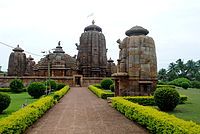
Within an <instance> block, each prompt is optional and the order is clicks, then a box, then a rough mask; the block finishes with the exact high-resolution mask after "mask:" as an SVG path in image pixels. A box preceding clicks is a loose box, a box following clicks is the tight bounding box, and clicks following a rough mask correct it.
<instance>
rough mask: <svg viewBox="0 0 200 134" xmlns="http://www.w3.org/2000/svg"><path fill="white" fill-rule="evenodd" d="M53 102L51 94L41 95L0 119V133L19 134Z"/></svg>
mask: <svg viewBox="0 0 200 134" xmlns="http://www.w3.org/2000/svg"><path fill="white" fill-rule="evenodd" d="M54 103H55V100H54V99H53V97H52V96H47V97H43V98H41V99H39V100H37V101H35V102H33V103H32V104H29V105H28V106H26V107H24V108H22V109H20V110H18V111H16V112H14V113H12V114H11V115H10V116H8V117H5V118H3V119H2V120H1V121H0V133H1V134H21V133H23V132H24V131H25V130H26V128H27V127H29V126H30V125H32V124H33V123H34V122H35V121H36V120H37V119H38V118H39V117H41V116H42V115H43V114H44V113H45V112H46V111H47V110H48V109H49V108H51V107H52V106H53V105H54Z"/></svg>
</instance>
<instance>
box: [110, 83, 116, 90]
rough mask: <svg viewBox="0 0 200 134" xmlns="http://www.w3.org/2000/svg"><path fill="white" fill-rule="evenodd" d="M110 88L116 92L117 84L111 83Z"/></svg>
mask: <svg viewBox="0 0 200 134" xmlns="http://www.w3.org/2000/svg"><path fill="white" fill-rule="evenodd" d="M110 90H111V91H112V92H115V84H112V85H110Z"/></svg>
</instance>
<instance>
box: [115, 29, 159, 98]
mask: <svg viewBox="0 0 200 134" xmlns="http://www.w3.org/2000/svg"><path fill="white" fill-rule="evenodd" d="M148 33H149V31H148V30H147V29H144V28H143V27H140V26H135V27H133V28H131V29H130V30H128V31H126V33H125V34H126V35H127V36H128V37H126V38H124V39H123V41H121V40H120V39H119V40H117V43H118V44H119V49H120V52H119V59H118V65H117V73H114V74H112V76H113V77H115V95H116V96H132V95H135V96H136V95H150V94H151V93H152V92H153V91H154V90H155V87H156V83H157V59H156V50H155V44H154V40H153V39H152V38H151V37H149V36H146V35H147V34H148Z"/></svg>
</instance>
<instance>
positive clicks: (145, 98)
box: [122, 95, 188, 106]
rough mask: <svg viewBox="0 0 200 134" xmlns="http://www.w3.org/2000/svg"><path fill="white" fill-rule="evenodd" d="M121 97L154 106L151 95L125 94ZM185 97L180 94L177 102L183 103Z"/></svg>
mask: <svg viewBox="0 0 200 134" xmlns="http://www.w3.org/2000/svg"><path fill="white" fill-rule="evenodd" d="M122 98H123V99H125V100H128V101H131V102H133V103H138V104H140V105H143V106H156V103H155V101H154V97H153V96H126V97H122ZM187 98H188V97H187V96H186V95H180V100H179V104H185V102H186V101H187Z"/></svg>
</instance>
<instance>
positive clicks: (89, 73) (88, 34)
mask: <svg viewBox="0 0 200 134" xmlns="http://www.w3.org/2000/svg"><path fill="white" fill-rule="evenodd" d="M76 47H77V50H78V56H77V57H76V56H73V57H72V56H70V55H68V54H66V53H65V51H64V50H63V48H62V47H61V43H60V41H59V42H58V45H57V47H56V48H55V49H54V51H53V52H52V53H48V54H46V55H45V57H44V58H41V59H40V61H39V62H38V64H35V62H34V61H33V58H32V57H29V58H26V55H25V53H23V51H24V50H22V49H21V48H20V47H19V46H18V47H17V48H15V49H13V51H14V53H13V52H12V53H11V56H10V59H9V66H8V76H37V77H46V76H50V77H72V76H76V77H77V78H78V79H79V81H82V80H80V79H82V78H83V77H98V81H99V80H100V79H102V77H107V76H108V77H110V76H111V74H112V73H115V72H116V70H117V69H116V66H115V64H114V61H113V60H112V59H109V60H107V49H106V39H105V36H104V35H103V33H102V29H101V28H100V27H99V26H97V25H95V24H94V21H93V22H92V25H89V26H87V27H85V28H84V32H83V33H82V34H81V37H80V42H79V44H77V43H76ZM13 63H14V64H13ZM76 77H74V78H73V79H76ZM69 79H70V78H69ZM91 79H93V78H91ZM93 80H94V79H93ZM78 83H80V82H78Z"/></svg>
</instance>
